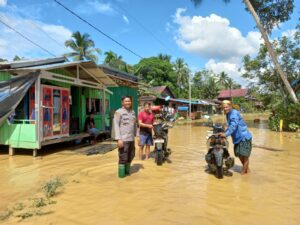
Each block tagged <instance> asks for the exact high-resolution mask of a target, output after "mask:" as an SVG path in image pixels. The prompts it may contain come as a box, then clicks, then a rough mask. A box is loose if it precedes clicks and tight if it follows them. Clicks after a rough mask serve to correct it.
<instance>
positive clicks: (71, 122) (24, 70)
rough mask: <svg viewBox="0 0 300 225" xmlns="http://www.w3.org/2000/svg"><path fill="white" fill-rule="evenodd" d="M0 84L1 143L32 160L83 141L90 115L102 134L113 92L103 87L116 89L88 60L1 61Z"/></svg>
mask: <svg viewBox="0 0 300 225" xmlns="http://www.w3.org/2000/svg"><path fill="white" fill-rule="evenodd" d="M0 80H2V82H0V89H1V96H0V105H1V107H0V108H1V110H0V144H2V145H9V149H10V154H11V155H12V154H14V148H24V149H33V154H34V156H36V154H37V150H38V149H41V148H42V146H45V145H49V144H54V143H59V142H65V141H71V140H76V139H79V138H83V137H86V136H87V135H88V134H87V133H85V132H84V131H83V129H84V122H85V119H86V117H87V114H89V113H90V112H94V114H95V123H96V127H97V128H98V129H99V130H100V131H102V132H105V131H106V130H107V127H108V126H109V110H108V106H109V105H110V97H111V94H112V92H111V91H110V90H108V89H107V87H111V86H117V84H116V83H115V82H114V81H113V80H112V79H111V78H109V77H108V76H107V75H106V74H105V73H104V72H103V71H102V70H101V69H99V68H98V66H97V65H96V64H95V63H94V62H92V61H75V62H68V61H66V59H65V58H51V59H43V60H26V61H16V62H3V63H0ZM5 80H6V81H5ZM4 105H5V106H6V107H7V109H6V108H5V107H4ZM13 114H15V118H14V119H10V123H9V122H8V120H7V118H10V116H11V115H13Z"/></svg>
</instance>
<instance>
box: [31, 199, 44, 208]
mask: <svg viewBox="0 0 300 225" xmlns="http://www.w3.org/2000/svg"><path fill="white" fill-rule="evenodd" d="M46 205H47V202H46V200H45V199H44V198H34V199H33V202H32V206H33V207H34V208H40V207H44V206H46Z"/></svg>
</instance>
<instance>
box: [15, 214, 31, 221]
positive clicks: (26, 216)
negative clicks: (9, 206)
mask: <svg viewBox="0 0 300 225" xmlns="http://www.w3.org/2000/svg"><path fill="white" fill-rule="evenodd" d="M32 216H33V213H32V212H22V213H20V214H18V215H16V217H18V218H21V219H22V220H24V219H26V218H29V217H32Z"/></svg>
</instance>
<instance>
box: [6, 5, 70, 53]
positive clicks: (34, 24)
mask: <svg viewBox="0 0 300 225" xmlns="http://www.w3.org/2000/svg"><path fill="white" fill-rule="evenodd" d="M7 5H9V6H10V7H11V8H12V9H13V10H14V11H15V12H16V13H19V14H20V15H22V16H23V18H26V17H27V16H26V15H25V13H23V12H21V11H20V10H16V9H15V7H14V6H13V5H11V4H9V3H7ZM29 22H30V23H31V24H32V25H33V26H34V27H36V28H37V29H38V30H39V31H41V32H42V33H43V34H44V35H46V36H47V37H48V38H49V39H51V40H52V41H54V42H55V43H56V44H57V45H58V46H60V47H62V48H65V49H67V48H66V46H64V45H62V44H61V43H59V41H57V40H56V39H54V38H53V37H51V36H50V35H49V34H48V33H47V32H46V31H44V30H43V29H42V28H41V27H40V26H38V25H37V24H36V23H34V22H33V21H32V20H29Z"/></svg>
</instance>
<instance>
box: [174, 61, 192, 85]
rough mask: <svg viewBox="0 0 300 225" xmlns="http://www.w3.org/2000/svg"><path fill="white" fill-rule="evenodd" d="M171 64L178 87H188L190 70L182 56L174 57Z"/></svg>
mask: <svg viewBox="0 0 300 225" xmlns="http://www.w3.org/2000/svg"><path fill="white" fill-rule="evenodd" d="M173 65H174V70H175V73H176V76H177V85H178V87H179V88H180V89H185V88H186V87H188V83H189V76H190V70H189V68H188V67H187V64H186V63H185V62H184V59H182V58H178V59H176V61H175V62H174V64H173Z"/></svg>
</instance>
